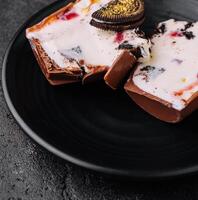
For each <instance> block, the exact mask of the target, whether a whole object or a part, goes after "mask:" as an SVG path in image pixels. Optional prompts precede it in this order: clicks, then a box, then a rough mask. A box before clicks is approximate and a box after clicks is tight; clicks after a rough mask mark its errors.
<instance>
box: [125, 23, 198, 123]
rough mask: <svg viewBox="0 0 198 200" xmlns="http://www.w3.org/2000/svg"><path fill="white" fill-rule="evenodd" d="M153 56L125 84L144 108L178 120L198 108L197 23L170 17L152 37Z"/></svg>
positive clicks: (167, 120)
mask: <svg viewBox="0 0 198 200" xmlns="http://www.w3.org/2000/svg"><path fill="white" fill-rule="evenodd" d="M151 42H152V47H151V59H150V60H149V61H147V62H142V63H139V64H138V65H137V67H136V69H135V70H134V71H133V73H132V75H131V77H130V78H129V80H128V81H127V83H126V85H125V90H126V92H127V93H128V94H129V95H130V97H131V98H132V99H133V100H134V101H135V102H136V103H137V104H138V105H139V106H140V107H142V108H143V109H144V110H145V111H147V112H149V113H150V114H151V115H153V116H155V117H157V118H158V119H160V120H163V121H166V122H171V123H176V122H179V121H181V120H183V119H184V118H185V117H186V116H188V115H189V114H191V113H192V112H193V111H195V110H196V109H197V108H198V59H197V55H198V48H197V47H198V23H188V22H184V21H175V20H168V21H165V22H162V23H160V24H159V26H158V28H157V30H156V34H154V36H153V37H152V40H151Z"/></svg>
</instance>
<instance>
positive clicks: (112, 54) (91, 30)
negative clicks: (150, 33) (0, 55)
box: [27, 0, 150, 68]
mask: <svg viewBox="0 0 198 200" xmlns="http://www.w3.org/2000/svg"><path fill="white" fill-rule="evenodd" d="M109 1H110V0H103V1H102V2H98V3H94V4H93V5H92V6H91V7H90V8H91V9H90V10H89V11H88V12H86V10H87V9H86V8H87V7H88V6H89V5H90V1H89V0H81V1H80V2H79V3H77V4H76V5H75V6H74V8H72V10H71V11H69V13H77V14H78V15H79V16H78V17H75V18H73V19H71V20H62V19H58V20H56V21H55V22H53V23H51V24H50V25H47V26H45V27H43V28H42V29H40V30H37V31H34V32H28V33H27V38H29V39H32V38H35V39H39V41H40V42H41V45H42V47H43V49H44V50H45V52H46V53H47V54H48V56H49V57H50V58H51V59H52V60H54V61H55V63H56V64H57V65H58V66H59V67H61V68H66V67H69V66H70V65H71V63H69V62H68V59H65V58H66V57H69V58H74V59H75V60H77V61H79V60H84V61H85V64H86V65H92V66H99V65H100V66H109V67H110V66H111V65H112V63H113V62H114V60H115V59H116V58H117V57H118V56H119V55H120V54H121V53H122V51H123V50H118V46H119V45H120V44H121V43H122V42H124V41H128V43H129V44H132V45H133V46H135V47H138V46H141V47H142V52H145V54H144V57H145V58H148V57H149V47H150V43H149V42H148V40H146V39H143V38H140V37H138V36H137V34H136V33H135V30H127V31H124V32H123V39H122V41H120V42H119V41H115V39H116V34H117V33H116V32H113V31H103V30H100V29H97V28H95V27H93V26H91V25H90V24H89V23H90V21H91V15H92V13H93V12H94V11H96V10H98V9H99V8H100V7H102V6H104V5H105V4H107V3H108V2H109ZM69 13H68V14H69ZM74 48H75V49H78V50H80V53H76V52H75V51H72V49H74Z"/></svg>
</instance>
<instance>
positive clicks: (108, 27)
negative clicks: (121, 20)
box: [90, 16, 145, 31]
mask: <svg viewBox="0 0 198 200" xmlns="http://www.w3.org/2000/svg"><path fill="white" fill-rule="evenodd" d="M144 21H145V16H143V18H141V19H140V20H138V21H136V22H130V23H128V24H119V25H117V24H107V23H100V22H97V21H95V20H94V19H92V20H91V21H90V24H91V25H92V26H94V27H96V28H99V29H102V30H111V31H125V30H129V29H134V28H138V27H139V26H141V25H142V24H143V23H144Z"/></svg>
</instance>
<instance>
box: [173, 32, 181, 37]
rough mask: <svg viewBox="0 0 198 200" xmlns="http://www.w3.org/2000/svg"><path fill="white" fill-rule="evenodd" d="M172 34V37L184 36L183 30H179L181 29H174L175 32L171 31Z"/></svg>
mask: <svg viewBox="0 0 198 200" xmlns="http://www.w3.org/2000/svg"><path fill="white" fill-rule="evenodd" d="M170 36H171V37H182V36H183V33H182V32H179V31H174V32H171V33H170Z"/></svg>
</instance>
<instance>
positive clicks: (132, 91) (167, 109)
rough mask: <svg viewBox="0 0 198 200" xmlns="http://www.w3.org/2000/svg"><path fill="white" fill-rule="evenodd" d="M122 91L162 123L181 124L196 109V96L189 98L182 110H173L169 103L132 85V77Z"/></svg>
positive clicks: (197, 100)
mask: <svg viewBox="0 0 198 200" xmlns="http://www.w3.org/2000/svg"><path fill="white" fill-rule="evenodd" d="M124 89H125V91H126V92H127V93H128V95H129V96H130V97H131V98H132V100H133V101H134V102H135V103H136V104H137V105H139V106H140V107H141V108H142V109H144V110H145V111H146V112H148V113H149V114H151V115H152V116H154V117H156V118H157V119H160V120H162V121H164V122H168V123H178V122H181V121H182V120H183V119H184V118H185V117H187V116H189V115H190V114H191V113H192V112H194V111H195V110H196V109H197V108H198V94H196V95H195V96H193V97H192V98H191V100H190V101H189V102H188V103H187V105H186V107H185V108H184V109H183V110H181V111H179V110H176V109H174V108H173V107H172V105H171V104H170V103H168V102H166V101H164V100H162V99H160V98H158V97H156V96H153V95H151V94H149V93H146V92H144V91H143V90H141V89H140V88H138V87H137V86H136V85H135V84H134V83H133V80H132V76H131V77H130V78H129V79H128V81H127V83H126V84H125V86H124Z"/></svg>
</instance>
